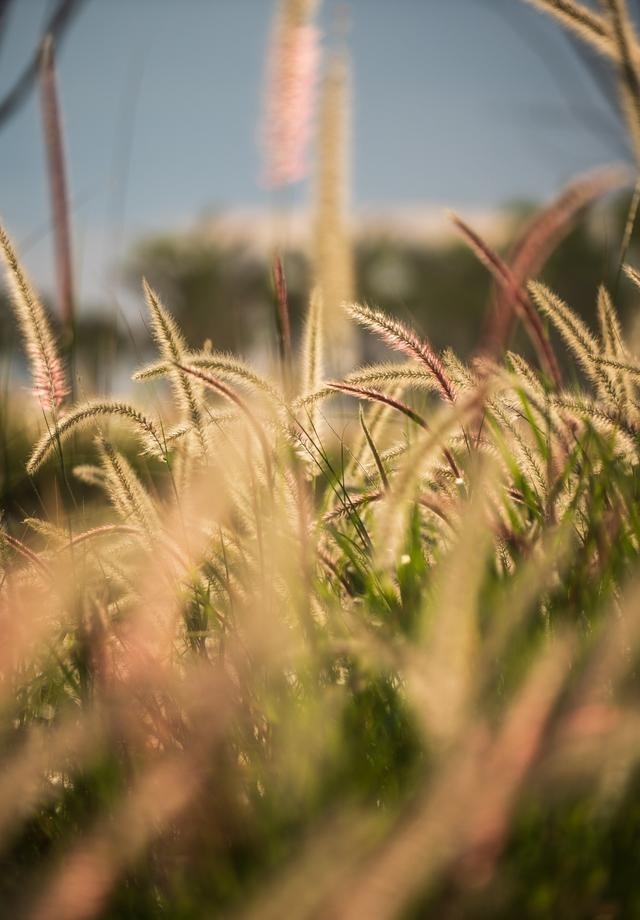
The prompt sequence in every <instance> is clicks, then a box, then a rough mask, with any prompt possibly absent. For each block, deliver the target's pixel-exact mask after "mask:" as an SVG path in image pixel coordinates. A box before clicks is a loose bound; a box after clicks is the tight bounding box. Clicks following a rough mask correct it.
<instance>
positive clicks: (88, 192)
mask: <svg viewBox="0 0 640 920" xmlns="http://www.w3.org/2000/svg"><path fill="white" fill-rule="evenodd" d="M344 6H345V4H344V2H341V3H338V0H324V2H323V4H322V8H321V16H322V26H323V30H324V35H325V45H326V46H330V45H331V42H332V35H334V34H335V25H334V24H335V22H336V21H337V13H338V12H339V10H340V9H342V8H344ZM347 6H348V8H349V13H348V20H349V28H348V34H347V43H348V48H349V54H350V59H351V69H352V113H351V119H352V121H351V138H352V152H351V169H350V172H351V177H352V183H351V192H350V195H351V201H352V205H353V208H354V209H355V210H363V209H364V210H366V209H384V208H390V209H397V208H402V207H412V208H419V207H442V208H443V209H444V208H445V207H455V208H457V209H459V210H462V212H463V213H464V210H465V208H467V209H478V208H482V209H484V208H494V207H498V206H500V205H502V204H504V203H506V202H510V201H514V200H522V199H527V200H531V199H542V198H546V197H548V196H549V195H551V194H552V193H553V192H554V191H556V190H557V189H558V188H559V187H560V186H561V185H562V184H563V183H564V182H566V181H567V180H568V179H570V178H571V177H572V176H574V175H575V174H577V173H579V172H581V171H584V170H586V169H588V168H591V167H593V166H595V165H597V164H601V163H608V162H612V161H620V160H621V159H625V158H627V159H628V156H629V154H628V150H627V147H626V143H625V140H624V133H623V131H622V129H621V128H620V124H619V119H618V116H617V113H616V111H615V107H614V106H613V105H612V103H611V101H610V99H609V98H608V93H609V89H610V84H609V83H608V80H609V75H608V73H607V72H606V69H605V70H602V66H601V67H600V69H597V70H596V72H595V76H594V71H593V69H592V67H591V66H586V64H585V60H584V58H583V57H581V56H580V55H579V54H578V53H577V50H576V47H575V46H574V45H572V43H571V42H570V41H568V40H567V38H566V36H565V35H564V34H563V33H562V31H561V30H560V28H559V27H558V26H556V25H555V24H552V23H548V22H547V21H546V19H545V18H544V17H543V16H541V15H540V14H538V13H537V12H536V11H535V10H533V9H532V8H531V7H529V6H528V5H526V4H525V3H523V2H520V0H350V2H349V3H348V4H347ZM50 8H51V0H14V3H13V5H12V8H11V17H10V20H9V23H8V27H7V29H6V31H5V34H4V36H3V38H2V43H1V44H0V98H1V97H2V96H3V95H4V93H5V92H7V91H8V89H9V88H10V87H11V85H12V84H13V81H14V80H15V78H16V76H17V75H18V74H19V72H20V70H21V69H22V67H23V66H24V64H25V61H26V60H27V59H28V57H29V55H30V54H32V53H33V49H34V47H35V46H36V44H37V42H38V40H39V37H40V32H41V29H42V24H43V21H44V18H45V16H46V14H47V12H48V11H49V10H50ZM273 10H274V3H273V0H87V2H86V3H85V4H84V5H83V6H82V7H81V10H80V12H79V14H78V16H77V18H76V19H75V20H74V21H73V24H72V26H71V28H70V29H69V31H68V33H67V34H66V36H65V39H64V43H63V44H62V46H61V48H60V49H59V54H58V70H59V88H60V99H61V105H62V110H63V122H64V130H65V144H66V150H67V156H68V169H69V183H70V193H71V201H72V207H73V233H74V262H75V269H76V276H77V281H78V287H79V290H80V298H81V299H93V300H96V301H98V300H100V299H104V298H105V297H107V296H108V292H109V282H108V278H109V275H110V271H111V268H112V267H113V266H114V265H115V264H118V263H119V262H120V261H121V260H122V258H123V257H124V255H125V254H126V251H127V249H128V247H129V246H130V245H131V244H132V242H133V241H134V240H135V239H137V238H139V237H140V236H142V235H144V234H148V233H153V232H156V231H160V230H165V229H168V228H172V227H187V226H189V225H190V224H192V223H193V222H194V221H196V220H197V219H198V217H200V216H202V215H203V214H205V213H208V212H212V211H213V212H215V211H225V210H231V209H234V208H268V207H269V205H270V203H271V197H270V195H269V193H268V192H267V191H266V190H265V189H264V188H262V187H261V183H260V175H261V151H260V147H259V143H258V127H257V126H258V124H259V119H260V111H261V104H262V98H263V92H264V70H265V68H264V59H265V52H266V47H267V42H268V37H269V31H270V22H271V18H272V14H273ZM308 192H309V188H308V183H303V184H302V185H301V186H300V187H299V188H298V189H297V190H296V192H295V194H294V196H293V200H294V202H305V201H306V200H308ZM0 217H1V219H2V220H3V221H4V223H5V225H6V227H7V228H8V230H9V232H10V234H11V235H12V236H13V238H14V239H15V241H16V243H17V245H18V247H19V249H20V251H21V253H22V256H23V258H24V259H25V261H26V264H27V266H28V268H29V270H30V271H31V273H32V275H33V276H34V279H35V281H36V283H37V284H38V285H40V286H41V287H43V288H45V289H50V288H51V287H52V283H51V279H52V267H51V240H50V235H49V233H48V221H49V197H48V189H47V185H46V178H45V164H44V154H43V146H42V130H41V123H40V112H39V100H38V96H37V93H35V92H34V93H32V94H31V95H30V97H29V99H28V101H27V102H26V104H25V105H24V106H22V107H21V109H20V110H19V112H18V113H17V114H16V115H15V116H14V117H12V118H11V120H10V121H8V122H6V123H4V124H3V125H0Z"/></svg>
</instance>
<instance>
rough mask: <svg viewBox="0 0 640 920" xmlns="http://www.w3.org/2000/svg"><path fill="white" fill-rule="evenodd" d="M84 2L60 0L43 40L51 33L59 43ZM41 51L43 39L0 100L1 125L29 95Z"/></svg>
mask: <svg viewBox="0 0 640 920" xmlns="http://www.w3.org/2000/svg"><path fill="white" fill-rule="evenodd" d="M2 2H4V3H5V4H6V3H7V2H9V0H0V3H2ZM84 2H85V0H59V2H58V3H57V4H56V7H55V9H54V11H53V13H52V14H51V16H50V18H49V20H48V21H47V23H46V24H45V28H44V30H43V36H42V38H43V41H44V39H45V37H46V36H47V35H51V37H52V38H53V39H54V41H55V42H56V45H59V44H60V42H61V40H62V37H63V36H64V34H65V32H66V30H67V29H68V27H69V26H70V24H71V21H72V19H73V17H74V16H75V15H76V13H78V11H79V9H80V7H81V6H82V4H83V3H84ZM41 51H42V41H40V42H38V47H37V48H36V50H35V51H34V53H33V55H32V57H31V60H30V61H29V63H28V64H27V66H26V67H25V68H24V70H23V71H22V73H21V75H20V76H19V77H18V79H17V80H16V82H15V83H14V85H13V87H12V88H11V89H10V90H9V92H8V93H7V94H6V96H4V97H3V98H2V99H1V100H0V127H2V125H3V124H4V123H5V122H6V121H7V120H8V119H9V118H11V116H12V115H15V113H16V112H17V111H18V109H19V108H20V106H21V105H22V104H23V102H24V101H25V100H26V98H27V96H28V95H29V92H30V91H31V88H32V86H33V84H34V83H35V81H36V79H37V77H38V72H39V69H40V55H41Z"/></svg>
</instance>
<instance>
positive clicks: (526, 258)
mask: <svg viewBox="0 0 640 920" xmlns="http://www.w3.org/2000/svg"><path fill="white" fill-rule="evenodd" d="M630 175H631V174H630V172H629V170H628V169H627V168H625V167H621V166H620V167H618V166H612V167H604V168H600V169H597V170H594V171H592V172H589V173H587V174H586V175H584V176H581V177H580V178H578V179H576V180H574V181H573V182H571V183H569V185H567V186H566V187H565V188H564V189H563V190H562V191H561V192H560V194H559V195H558V196H557V197H556V198H554V200H553V201H551V202H550V203H549V204H548V205H546V206H545V207H543V208H542V209H541V210H539V211H537V212H536V214H535V215H534V216H533V218H532V219H531V220H530V221H528V222H527V224H526V226H525V227H524V230H523V231H522V233H521V234H520V237H519V238H518V239H517V240H516V242H515V244H514V245H513V246H512V247H511V250H510V252H509V254H508V256H507V258H506V264H507V265H508V267H509V271H510V272H511V274H512V276H513V279H514V283H515V284H517V285H518V286H520V287H522V286H523V285H524V284H525V282H527V281H528V280H529V278H532V277H534V276H536V275H538V274H539V273H540V271H541V269H542V268H543V266H544V264H545V262H546V261H547V259H548V258H549V256H550V255H551V253H552V252H553V251H554V249H555V248H556V247H557V246H558V244H559V243H560V242H561V241H562V240H563V239H565V237H566V236H567V235H568V234H569V233H570V232H571V230H572V229H573V228H574V227H575V225H576V222H577V220H578V219H579V218H580V216H581V215H582V214H583V213H584V211H585V210H586V208H587V207H588V206H589V205H590V204H592V203H593V201H594V200H595V199H596V198H599V197H601V196H602V195H605V194H607V193H609V192H612V191H614V190H615V189H618V188H621V187H624V186H625V185H628V184H629V181H630ZM514 318H515V316H514V311H513V309H512V303H511V300H510V298H509V297H508V296H507V294H506V292H505V290H504V288H503V287H501V286H499V285H498V286H497V289H496V291H495V294H494V295H493V298H492V303H491V305H490V310H489V313H488V316H487V322H486V326H485V330H484V333H483V347H482V350H483V351H488V353H489V354H490V355H491V356H492V357H495V358H497V357H499V356H500V355H501V354H502V352H503V351H504V348H505V347H506V344H507V341H508V339H509V334H510V331H511V327H512V323H513V320H514Z"/></svg>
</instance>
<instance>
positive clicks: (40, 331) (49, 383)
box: [0, 227, 69, 411]
mask: <svg viewBox="0 0 640 920" xmlns="http://www.w3.org/2000/svg"><path fill="white" fill-rule="evenodd" d="M0 251H1V252H2V256H3V258H4V261H5V264H6V266H7V269H8V277H9V284H10V289H11V294H12V300H13V305H14V309H15V315H16V319H17V321H18V325H19V326H20V331H21V333H22V338H23V339H24V344H25V351H26V354H27V357H28V359H29V362H30V364H31V380H32V382H33V392H34V394H35V395H36V396H37V397H38V399H39V400H40V404H41V405H42V407H43V409H47V410H49V411H53V410H54V409H56V408H57V407H58V406H59V405H60V404H61V403H62V402H63V401H64V399H65V397H66V396H67V395H68V394H69V386H68V383H67V379H66V374H65V371H64V366H63V364H62V360H61V358H60V356H59V354H58V349H57V346H56V342H55V339H54V336H53V332H52V331H51V326H50V323H49V318H48V317H47V314H46V313H45V310H44V307H43V306H42V304H41V303H40V301H39V300H38V298H37V297H36V295H35V294H34V292H33V290H32V288H31V285H30V283H29V280H28V279H27V277H26V275H25V273H24V271H23V270H22V268H21V266H20V264H19V262H18V259H17V257H16V254H15V251H14V249H13V246H12V244H11V240H10V239H9V237H8V236H7V234H6V232H5V230H4V229H3V228H2V227H0Z"/></svg>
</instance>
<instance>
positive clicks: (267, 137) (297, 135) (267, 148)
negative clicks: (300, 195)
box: [262, 0, 320, 188]
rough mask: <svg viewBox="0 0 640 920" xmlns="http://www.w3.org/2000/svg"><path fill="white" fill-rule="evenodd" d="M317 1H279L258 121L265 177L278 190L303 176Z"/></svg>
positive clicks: (317, 44) (316, 62) (316, 61)
mask: <svg viewBox="0 0 640 920" xmlns="http://www.w3.org/2000/svg"><path fill="white" fill-rule="evenodd" d="M317 5H318V2H317V0H280V3H279V6H278V11H277V15H276V20H275V23H274V27H273V33H272V37H271V44H270V47H269V53H268V62H267V69H268V73H267V90H266V96H265V105H264V113H263V122H262V145H263V150H264V156H265V165H264V180H265V182H266V184H267V185H268V186H269V187H271V188H280V187H282V186H284V185H289V184H291V183H294V182H299V181H300V180H301V179H304V178H305V176H306V174H307V162H306V148H307V145H308V142H309V139H310V135H311V125H312V121H313V109H314V98H315V90H316V81H317V72H318V65H319V61H320V33H319V30H318V28H317V26H316V25H315V23H314V15H315V11H316V7H317Z"/></svg>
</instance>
